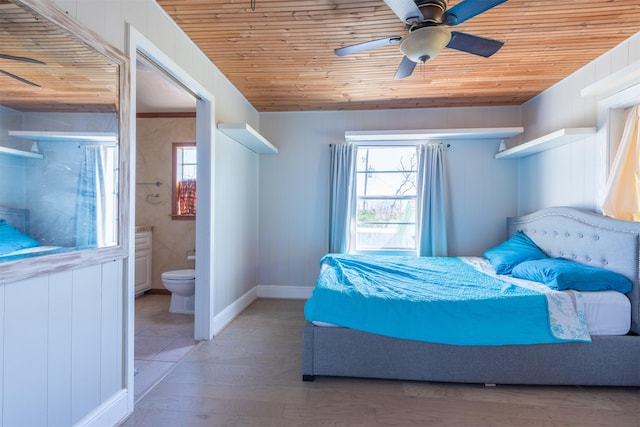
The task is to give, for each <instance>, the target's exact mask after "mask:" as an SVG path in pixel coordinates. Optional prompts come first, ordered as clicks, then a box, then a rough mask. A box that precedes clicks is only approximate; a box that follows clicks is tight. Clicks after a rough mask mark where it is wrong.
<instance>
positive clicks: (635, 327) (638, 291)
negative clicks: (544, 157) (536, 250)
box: [507, 207, 640, 334]
mask: <svg viewBox="0 0 640 427" xmlns="http://www.w3.org/2000/svg"><path fill="white" fill-rule="evenodd" d="M507 228H508V232H509V235H510V236H511V235H513V234H514V233H515V232H516V230H521V231H522V232H524V233H525V234H527V235H528V236H529V237H530V238H531V239H532V240H533V241H534V242H535V243H536V245H538V246H539V247H540V248H541V249H542V250H543V251H544V252H545V253H546V254H547V255H549V256H551V257H563V258H567V259H571V260H574V261H576V262H579V263H582V264H588V265H593V266H596V267H600V268H606V269H607V270H612V271H615V272H617V273H620V274H623V275H624V276H626V277H627V278H629V280H631V281H632V283H633V288H632V289H631V291H630V292H629V293H628V294H627V296H628V297H629V299H630V300H631V330H632V331H633V332H635V333H637V334H640V284H639V280H640V278H639V276H640V223H637V222H629V221H621V220H617V219H612V218H609V217H605V216H602V215H600V214H598V213H595V212H591V211H587V210H583V209H578V208H569V207H556V208H546V209H542V210H540V211H537V212H535V213H532V214H528V215H524V216H520V217H514V218H507Z"/></svg>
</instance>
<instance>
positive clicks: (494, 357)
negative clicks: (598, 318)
mask: <svg viewBox="0 0 640 427" xmlns="http://www.w3.org/2000/svg"><path fill="white" fill-rule="evenodd" d="M507 228H508V233H509V235H513V234H514V233H515V231H516V230H522V231H524V232H525V233H526V234H527V235H529V236H530V237H531V238H532V239H533V240H534V241H535V242H536V244H537V245H538V246H540V247H541V248H542V249H543V250H544V251H545V252H546V253H547V254H548V255H549V256H554V257H555V256H561V257H564V258H569V259H573V260H575V261H578V262H581V263H584V264H590V265H595V266H599V267H603V268H607V269H609V270H613V271H616V272H618V273H621V274H623V275H625V276H626V277H628V278H629V279H630V280H631V281H632V282H633V288H632V290H631V291H630V292H629V293H628V294H627V296H628V297H629V299H630V301H631V310H632V312H631V322H632V324H631V332H630V333H629V334H628V335H624V336H593V337H592V342H590V343H574V342H571V343H559V344H534V345H510V346H454V345H445V344H433V343H428V342H422V341H411V340H403V339H397V338H390V337H386V336H381V335H376V334H371V333H367V332H361V331H356V330H353V329H348V328H340V327H318V326H314V325H313V324H311V323H309V322H307V323H306V324H305V325H304V331H303V362H302V378H303V380H305V381H311V380H313V379H314V378H315V376H318V375H321V376H348V377H364V378H387V379H400V380H418V381H444V382H462V383H484V384H558V385H611V386H613V385H615V386H640V336H639V334H640V285H639V272H640V267H639V265H640V253H639V251H640V249H639V248H640V223H633V222H627V221H619V220H614V219H611V218H607V217H603V216H602V215H599V214H596V213H593V212H589V211H585V210H581V209H575V208H567V207H560V208H548V209H543V210H541V211H538V212H536V213H532V214H529V215H524V216H521V217H517V218H508V219H507Z"/></svg>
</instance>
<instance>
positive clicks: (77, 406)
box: [0, 261, 123, 427]
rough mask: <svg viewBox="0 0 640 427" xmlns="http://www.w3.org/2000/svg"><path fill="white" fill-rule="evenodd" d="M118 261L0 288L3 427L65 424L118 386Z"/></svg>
mask: <svg viewBox="0 0 640 427" xmlns="http://www.w3.org/2000/svg"><path fill="white" fill-rule="evenodd" d="M121 282H122V262H121V261H109V262H106V263H103V264H102V265H93V266H89V267H85V268H80V269H77V270H71V271H64V272H60V273H53V274H50V275H47V276H41V277H36V278H32V279H28V280H23V281H20V282H14V283H9V284H6V285H4V286H2V287H0V319H2V321H1V323H0V327H1V328H2V329H1V331H2V347H3V351H2V352H0V354H2V358H1V362H2V363H1V367H2V369H1V370H0V377H1V378H2V410H1V411H2V412H1V414H2V425H3V426H12V427H13V426H47V425H49V426H68V425H73V424H74V423H77V422H79V421H80V420H81V419H82V418H84V417H85V416H86V415H87V414H89V413H90V412H91V411H92V410H94V409H95V408H96V407H98V406H100V404H101V403H102V402H104V401H106V400H107V399H109V398H110V397H112V396H113V395H114V394H116V393H117V392H118V391H119V390H120V389H121V388H122V386H123V384H122V381H123V375H122V366H123V354H122V332H121V331H122V329H123V318H122V310H121V308H120V307H121V306H122V292H121V288H120V286H119V285H118V284H119V283H121Z"/></svg>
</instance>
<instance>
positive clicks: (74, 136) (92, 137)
mask: <svg viewBox="0 0 640 427" xmlns="http://www.w3.org/2000/svg"><path fill="white" fill-rule="evenodd" d="M9 136H15V137H17V138H22V139H29V140H31V141H59V142H97V143H111V144H115V143H117V142H118V135H117V134H116V133H113V132H51V131H28V130H27V131H23V130H10V131H9Z"/></svg>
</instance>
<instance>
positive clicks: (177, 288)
mask: <svg viewBox="0 0 640 427" xmlns="http://www.w3.org/2000/svg"><path fill="white" fill-rule="evenodd" d="M162 285H163V286H164V287H165V288H166V289H167V290H169V291H171V302H170V303H169V312H170V313H186V314H193V308H194V301H195V293H196V271H195V270H174V271H165V272H164V273H162Z"/></svg>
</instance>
